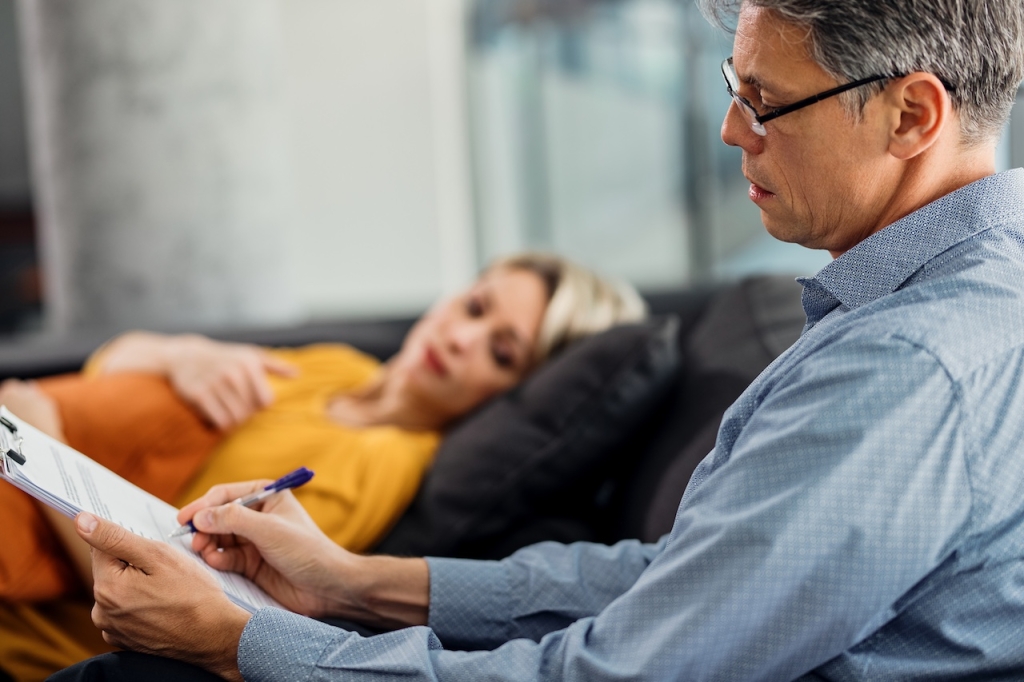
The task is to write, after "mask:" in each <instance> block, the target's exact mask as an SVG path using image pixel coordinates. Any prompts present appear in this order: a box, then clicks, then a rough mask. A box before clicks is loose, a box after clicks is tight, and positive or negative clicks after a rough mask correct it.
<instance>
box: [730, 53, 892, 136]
mask: <svg viewBox="0 0 1024 682" xmlns="http://www.w3.org/2000/svg"><path fill="white" fill-rule="evenodd" d="M722 75H723V76H724V77H725V88H726V90H728V91H729V96H730V97H732V100H733V101H734V102H736V106H737V107H739V110H740V112H741V113H742V114H743V117H744V118H745V119H747V123H749V124H750V129H751V130H753V131H754V132H755V133H757V134H758V135H761V136H762V137H763V136H764V135H767V134H768V131H767V130H765V129H764V124H765V123H767V122H768V121H772V120H775V119H777V118H778V117H779V116H785V115H786V114H792V113H793V112H794V111H797V110H798V109H803V108H804V107H809V106H811V105H812V104H814V103H816V102H820V101H821V100H823V99H828V98H829V97H833V96H834V95H838V94H840V93H843V92H846V91H847V90H853V89H854V88H859V87H861V86H862V85H867V84H868V83H874V82H875V81H880V80H885V79H887V78H897V77H898V76H870V77H868V78H862V79H860V80H859V81H853V82H852V83H845V84H843V85H840V86H839V87H837V88H832V89H831V90H826V91H825V92H819V93H818V94H817V95H811V96H810V97H808V98H807V99H802V100H800V101H799V102H794V103H793V104H787V105H786V106H784V107H779V108H778V109H772V110H771V111H769V112H768V113H767V114H759V113H757V109H755V108H754V105H753V104H751V103H750V102H748V101H747V100H746V98H744V97H741V96H740V95H739V94H737V92H736V91H737V90H739V89H740V79H739V77H738V76H737V75H736V68H735V67H734V66H733V65H732V57H729V58H728V59H726V60H725V61H724V62H722Z"/></svg>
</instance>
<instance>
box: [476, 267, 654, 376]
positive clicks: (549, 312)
mask: <svg viewBox="0 0 1024 682" xmlns="http://www.w3.org/2000/svg"><path fill="white" fill-rule="evenodd" d="M495 268H511V269H515V270H526V271H528V272H532V273H534V274H536V275H538V276H539V277H540V278H541V279H542V280H543V281H544V285H545V287H546V288H547V292H548V307H547V309H546V310H545V311H544V319H543V320H542V321H541V325H540V331H539V333H538V335H537V345H536V347H535V348H534V353H533V362H534V364H537V363H540V362H543V361H544V360H545V359H547V358H548V356H550V355H551V354H552V353H556V352H558V351H559V350H561V349H562V348H564V347H565V346H567V345H568V344H570V343H572V342H573V341H576V340H577V339H580V338H582V337H584V336H589V335H591V334H596V333H598V332H602V331H604V330H606V329H608V328H610V327H613V326H615V325H617V324H623V323H626V322H637V321H639V320H642V319H644V318H645V317H646V316H647V305H646V304H645V303H644V301H643V299H642V298H640V294H638V293H637V292H636V289H634V288H633V287H632V286H631V285H629V284H627V283H626V282H623V281H621V280H614V279H609V278H606V277H602V276H600V275H598V274H597V273H595V272H592V271H590V270H588V269H587V268H584V267H582V266H580V265H577V264H575V263H573V262H572V261H569V260H567V259H565V258H562V257H561V256H556V255H554V254H551V253H539V252H527V253H520V254H515V255H512V256H506V257H504V258H498V259H497V260H495V261H494V262H492V263H491V264H490V265H489V266H488V268H487V270H493V269H495Z"/></svg>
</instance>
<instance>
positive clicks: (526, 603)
mask: <svg viewBox="0 0 1024 682" xmlns="http://www.w3.org/2000/svg"><path fill="white" fill-rule="evenodd" d="M663 547H664V539H663V540H662V542H659V543H658V544H642V543H640V542H638V541H636V540H627V541H623V542H620V543H618V544H616V545H614V546H611V547H609V546H606V545H596V544H592V543H586V542H578V543H574V544H572V545H562V544H558V543H554V542H545V543H541V544H539V545H534V546H532V547H527V548H525V549H521V550H519V551H518V552H516V553H515V554H513V555H512V556H511V557H509V558H508V559H504V560H503V561H471V560H466V559H438V558H431V559H428V563H429V564H430V600H431V606H430V623H429V624H430V627H431V628H432V629H433V630H434V632H436V633H437V635H438V636H439V637H440V638H441V640H442V641H443V642H444V643H445V644H446V645H447V646H449V647H455V648H468V649H490V648H494V647H496V646H498V645H500V644H503V643H504V642H507V641H509V640H512V639H518V638H521V637H522V638H527V639H532V640H535V641H536V640H539V639H540V638H541V637H543V636H544V635H546V634H548V633H549V632H553V631H555V630H560V629H562V628H565V627H567V626H569V625H570V624H571V623H573V622H574V621H576V620H579V619H580V618H585V617H587V616H595V615H597V614H598V613H600V612H601V610H602V609H604V608H605V607H606V606H608V604H610V603H611V602H612V601H614V600H615V599H616V598H618V597H619V596H621V595H622V594H623V593H625V592H626V591H627V590H629V589H630V588H631V587H632V586H633V585H634V583H636V581H637V578H639V577H640V575H641V574H642V573H643V572H644V570H646V569H647V566H648V565H649V564H650V563H651V561H652V560H653V559H654V557H655V556H657V555H658V553H659V552H660V551H661V550H662V549H663Z"/></svg>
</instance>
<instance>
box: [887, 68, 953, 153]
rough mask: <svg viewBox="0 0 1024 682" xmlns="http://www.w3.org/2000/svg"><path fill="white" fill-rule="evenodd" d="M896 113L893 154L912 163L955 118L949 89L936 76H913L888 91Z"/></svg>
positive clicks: (927, 74)
mask: <svg viewBox="0 0 1024 682" xmlns="http://www.w3.org/2000/svg"><path fill="white" fill-rule="evenodd" d="M885 93H886V94H885V97H886V104H888V105H889V110H890V111H891V112H892V119H891V120H892V124H891V126H892V127H891V130H890V132H889V153H890V154H892V155H893V156H895V157H896V158H898V159H902V160H904V161H905V160H908V159H911V158H913V157H915V156H917V155H918V154H920V153H922V152H924V151H925V150H926V149H928V148H929V147H931V146H932V145H933V144H935V142H936V141H937V140H938V139H939V137H940V136H941V135H942V133H943V131H944V130H945V129H946V127H947V126H948V125H949V124H950V121H952V119H953V105H952V102H951V101H950V99H949V93H947V92H946V88H945V86H944V85H942V81H940V80H939V79H938V78H937V77H936V76H935V75H934V74H930V73H923V72H918V73H912V74H910V75H907V76H904V77H902V78H899V79H896V80H895V81H893V82H892V83H890V84H889V87H887V88H886V90H885Z"/></svg>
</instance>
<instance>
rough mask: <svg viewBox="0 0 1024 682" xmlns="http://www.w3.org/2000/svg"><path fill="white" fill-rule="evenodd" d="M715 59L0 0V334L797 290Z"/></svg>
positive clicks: (682, 34)
mask: <svg viewBox="0 0 1024 682" xmlns="http://www.w3.org/2000/svg"><path fill="white" fill-rule="evenodd" d="M730 42H731V41H730V40H729V38H728V37H727V36H723V35H720V34H717V33H716V32H715V31H713V30H712V29H711V28H710V27H708V26H707V25H706V23H705V22H704V21H703V19H702V18H701V17H700V16H699V14H698V13H697V12H696V11H695V9H694V7H693V6H692V3H689V2H681V1H676V0H287V2H284V1H281V0H258V1H254V2H247V1H246V0H202V1H199V0H191V1H182V2H171V0H90V2H81V1H80V0H79V1H77V2H76V1H75V0H0V291H2V293H3V295H2V296H0V329H3V330H4V331H6V332H9V333H15V332H18V333H27V332H32V331H35V330H40V329H51V330H53V329H64V330H66V331H73V330H75V329H77V328H80V327H82V326H83V325H87V324H88V322H89V321H90V320H92V321H98V322H100V323H101V324H102V325H103V326H105V327H109V328H111V329H112V330H113V329H115V328H124V327H129V326H137V325H144V326H151V327H153V326H155V327H160V326H163V327H170V328H181V327H189V326H202V327H209V326H211V325H220V326H252V325H267V324H283V323H291V322H295V321H301V320H305V319H326V318H337V317H350V316H387V315H395V314H407V313H413V312H416V311H419V310H421V309H422V308H423V307H424V306H426V305H427V304H429V302H430V301H432V300H433V299H434V298H436V297H437V296H438V295H439V294H442V293H445V292H448V291H453V290H455V289H456V288H458V287H459V286H461V285H462V284H464V283H465V282H467V281H468V280H469V279H470V278H471V277H472V275H473V273H474V272H475V271H476V270H477V269H478V268H479V267H481V266H482V265H483V264H484V263H486V262H487V261H488V260H489V259H490V258H492V257H493V256H495V255H497V254H500V253H505V252H507V251H510V250H517V249H523V248H545V249H554V250H557V251H560V252H562V253H565V254H567V255H569V256H571V257H574V258H577V259H579V260H581V261H583V262H585V263H587V264H589V265H592V266H595V267H597V268H599V269H602V270H604V271H606V272H610V273H613V274H617V275H620V276H623V277H625V278H628V279H630V280H632V281H633V282H635V283H636V284H638V285H639V286H641V287H643V288H646V289H667V288H674V287H678V286H684V285H687V284H689V283H694V282H700V281H704V280H711V279H720V278H730V277H736V276H740V275H742V274H745V273H748V272H754V271H785V272H794V273H798V274H799V273H804V274H810V273H813V272H814V271H815V270H816V269H817V268H819V267H820V266H821V265H823V264H824V263H825V262H827V256H825V255H823V254H820V253H814V252H808V251H805V250H803V249H801V248H799V247H793V246H789V245H784V244H779V243H777V242H774V241H773V240H771V239H770V238H769V237H767V235H765V234H764V231H763V228H762V227H761V225H760V221H759V220H758V216H757V211H756V209H755V207H754V206H753V205H752V204H751V203H750V202H749V200H747V198H746V188H747V183H746V181H745V180H744V179H743V178H742V176H741V175H740V173H739V154H738V152H737V151H736V150H734V149H730V148H728V147H726V146H725V145H723V144H722V143H721V141H720V140H719V139H718V129H719V125H720V122H721V117H722V115H723V113H724V112H725V109H726V107H727V105H728V98H727V96H726V94H725V92H724V88H723V87H722V84H721V75H720V73H719V63H720V62H721V60H722V59H723V58H724V57H725V56H727V55H728V54H729V51H730ZM86 67H88V68H86ZM29 139H31V140H32V142H31V145H30V144H29V142H28V140H29ZM29 150H31V153H30V151H29ZM83 150H84V151H83ZM86 152H88V153H86ZM1000 155H1001V156H1000V158H1001V161H1000V164H1001V166H1002V167H1009V166H1010V165H1015V166H1016V165H1021V164H1022V163H1024V116H1021V115H1017V116H1016V117H1015V119H1014V121H1013V123H1012V126H1011V130H1010V131H1009V132H1008V134H1007V135H1006V136H1005V138H1004V144H1003V145H1002V147H1001V150H1000ZM30 160H31V161H30ZM30 168H32V169H33V170H31V171H30ZM126 272H127V273H128V274H129V275H130V276H127V275H125V274H124V273H126ZM76 273H77V274H76ZM62 278H63V279H62ZM62 282H63V284H62ZM261 302H263V303H265V305H261Z"/></svg>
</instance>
